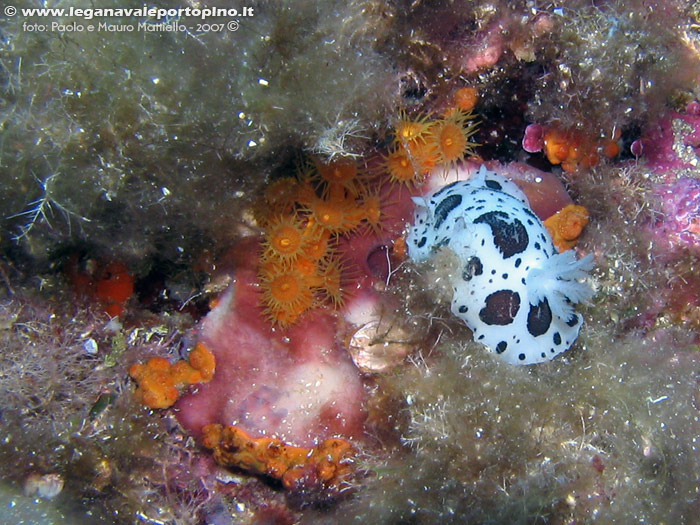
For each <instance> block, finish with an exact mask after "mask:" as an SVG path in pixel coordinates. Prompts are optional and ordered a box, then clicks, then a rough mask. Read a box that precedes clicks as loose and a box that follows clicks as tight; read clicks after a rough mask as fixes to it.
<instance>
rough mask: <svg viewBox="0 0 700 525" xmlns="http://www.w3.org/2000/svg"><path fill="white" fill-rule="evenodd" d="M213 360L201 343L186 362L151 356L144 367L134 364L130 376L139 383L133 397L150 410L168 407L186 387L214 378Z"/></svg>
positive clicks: (214, 367)
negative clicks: (172, 361) (174, 361)
mask: <svg viewBox="0 0 700 525" xmlns="http://www.w3.org/2000/svg"><path fill="white" fill-rule="evenodd" d="M215 371H216V359H215V358H214V354H212V353H211V351H210V350H209V349H208V348H207V347H206V346H204V344H202V343H197V345H196V346H195V347H194V349H193V350H192V351H191V352H190V356H189V362H187V361H184V360H180V361H177V362H176V363H174V364H171V363H170V361H168V360H167V359H166V358H164V357H151V358H150V359H149V360H148V361H147V362H146V364H142V363H136V364H134V365H132V366H131V368H129V375H130V376H131V377H132V378H133V379H134V380H135V381H136V382H137V383H138V388H137V389H136V396H137V397H138V398H139V399H140V400H141V402H142V403H143V404H144V405H146V406H147V407H149V408H169V407H171V406H172V405H173V404H175V401H177V399H178V397H179V396H180V389H181V388H183V387H184V386H186V385H193V384H196V383H207V382H209V381H211V379H212V378H213V377H214V372H215Z"/></svg>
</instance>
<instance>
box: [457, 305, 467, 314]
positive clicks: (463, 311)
mask: <svg viewBox="0 0 700 525" xmlns="http://www.w3.org/2000/svg"><path fill="white" fill-rule="evenodd" d="M467 310H468V308H467V307H466V306H465V305H462V306H460V307H459V313H460V314H464V313H467Z"/></svg>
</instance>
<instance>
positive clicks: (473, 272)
mask: <svg viewBox="0 0 700 525" xmlns="http://www.w3.org/2000/svg"><path fill="white" fill-rule="evenodd" d="M482 273H484V266H483V265H482V264H481V259H479V258H478V257H476V256H475V255H472V256H471V257H469V259H467V264H465V265H464V270H462V279H464V280H465V281H469V280H471V278H472V277H476V276H477V275H481V274H482Z"/></svg>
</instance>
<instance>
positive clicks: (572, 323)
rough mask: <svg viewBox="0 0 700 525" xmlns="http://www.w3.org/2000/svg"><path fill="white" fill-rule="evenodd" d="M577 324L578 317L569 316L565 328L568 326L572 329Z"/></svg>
mask: <svg viewBox="0 0 700 525" xmlns="http://www.w3.org/2000/svg"><path fill="white" fill-rule="evenodd" d="M577 324H578V317H576V316H575V315H572V316H571V319H569V320H568V321H567V322H566V326H570V327H571V328H573V327H574V326H576V325H577Z"/></svg>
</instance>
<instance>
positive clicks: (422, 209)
mask: <svg viewBox="0 0 700 525" xmlns="http://www.w3.org/2000/svg"><path fill="white" fill-rule="evenodd" d="M414 202H415V204H416V211H415V219H414V223H413V227H412V228H411V231H410V232H409V235H408V239H407V242H408V254H409V256H410V258H411V259H412V260H414V261H416V262H420V261H424V260H426V259H428V257H429V256H430V255H431V254H433V253H434V252H436V251H437V250H438V249H440V248H442V247H444V248H449V249H451V250H452V251H453V252H454V253H455V254H456V256H457V258H458V261H459V265H460V269H459V271H458V272H456V273H455V274H454V275H452V276H451V285H452V292H453V296H452V313H453V314H454V315H456V316H457V317H459V318H460V319H462V320H463V321H464V322H465V323H466V324H467V326H468V327H469V328H471V330H472V331H473V333H474V340H475V341H478V342H480V343H482V344H484V345H485V346H486V347H487V348H488V349H489V350H491V351H493V352H496V354H498V355H499V356H500V357H501V358H502V359H505V360H506V361H508V362H509V363H514V364H533V363H541V362H544V361H549V360H550V359H553V358H554V357H556V356H557V355H559V354H561V353H562V352H565V351H566V350H568V349H569V348H570V347H571V345H572V344H573V342H574V341H575V340H576V338H577V337H578V334H579V331H580V329H581V325H582V324H583V317H582V316H581V315H580V314H578V313H576V312H575V311H574V303H577V302H580V301H583V300H586V299H588V298H590V297H591V296H592V295H593V291H592V289H591V288H590V287H589V286H588V285H587V284H586V283H584V282H580V281H579V280H580V279H583V278H585V277H586V276H587V272H588V271H589V270H590V269H592V267H593V256H592V255H587V256H586V257H584V258H583V259H581V260H578V261H577V260H576V256H575V254H574V252H573V250H569V251H566V252H564V253H558V252H557V249H556V248H555V246H554V244H553V242H552V238H551V237H550V235H549V233H548V232H547V229H546V228H545V227H544V225H543V224H542V221H540V219H539V218H538V217H537V216H536V215H535V214H534V213H533V212H532V210H531V209H530V206H529V203H528V200H527V197H526V196H525V194H524V193H523V192H522V191H521V190H520V189H519V188H518V187H517V186H516V185H515V183H513V182H511V181H509V180H508V179H506V178H505V177H503V176H501V175H499V174H497V173H494V172H492V171H489V170H488V169H486V168H485V167H484V166H482V167H481V169H480V170H479V171H478V172H477V173H476V174H475V176H474V177H473V178H472V179H470V180H468V181H458V182H454V183H452V184H449V185H447V186H444V187H443V188H440V189H438V190H436V191H434V192H433V193H431V194H429V195H427V196H425V197H414Z"/></svg>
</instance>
